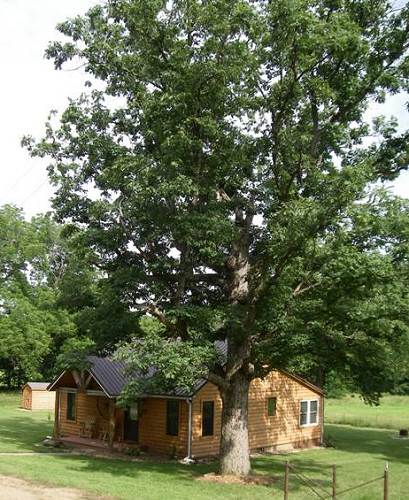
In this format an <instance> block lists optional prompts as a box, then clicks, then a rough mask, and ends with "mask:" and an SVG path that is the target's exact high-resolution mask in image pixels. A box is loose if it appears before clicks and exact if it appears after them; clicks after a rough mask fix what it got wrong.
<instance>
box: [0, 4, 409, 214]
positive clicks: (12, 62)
mask: <svg viewBox="0 0 409 500" xmlns="http://www.w3.org/2000/svg"><path fill="white" fill-rule="evenodd" d="M97 3H99V2H98V0H0V19H1V30H0V61H1V65H2V77H1V78H0V110H1V115H0V150H1V156H0V206H1V205H3V204H4V203H14V204H16V205H17V206H21V207H23V208H24V211H25V212H26V215H27V216H29V217H30V216H32V215H34V214H36V213H40V212H45V211H47V210H49V209H50V202H49V198H50V196H51V194H52V190H51V187H50V186H49V184H48V181H47V174H46V167H47V160H41V159H31V158H30V157H29V156H28V154H27V151H26V150H24V149H22V148H21V147H20V141H21V138H22V136H23V135H25V134H30V135H33V136H34V137H41V136H42V133H43V130H44V123H45V121H46V118H47V115H48V112H49V111H50V110H51V109H57V110H60V111H61V110H63V109H64V108H65V105H66V103H67V97H68V96H71V97H74V96H77V95H78V94H79V93H80V92H81V91H82V89H83V82H84V80H85V79H86V78H85V75H84V73H83V72H81V70H78V71H71V72H70V71H55V70H54V68H53V64H52V61H48V60H46V59H44V56H43V54H44V50H45V48H46V46H47V44H48V42H49V41H50V40H55V39H57V38H58V33H57V32H56V31H55V25H56V24H57V23H58V22H60V21H63V20H64V19H66V18H67V17H73V16H75V15H77V14H81V13H83V12H85V11H86V10H87V9H88V8H89V7H91V6H92V5H95V4H97ZM405 100H406V99H405V98H403V97H400V96H395V97H393V98H391V99H389V100H388V102H387V104H386V105H384V106H382V107H380V106H374V107H373V109H371V110H370V113H371V114H377V113H379V112H382V113H384V114H392V115H394V116H397V117H398V118H399V122H400V124H401V126H402V128H409V114H408V112H407V110H406V107H405ZM393 189H394V191H395V192H396V193H397V194H399V195H400V196H405V197H408V198H409V174H408V173H405V174H404V175H402V176H401V177H400V178H399V180H398V181H397V182H396V183H395V185H394V187H393Z"/></svg>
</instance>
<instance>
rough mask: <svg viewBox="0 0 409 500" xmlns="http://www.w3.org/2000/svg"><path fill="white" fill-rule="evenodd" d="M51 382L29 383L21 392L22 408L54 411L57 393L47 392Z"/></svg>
mask: <svg viewBox="0 0 409 500" xmlns="http://www.w3.org/2000/svg"><path fill="white" fill-rule="evenodd" d="M49 385H50V384H49V382H27V384H25V385H23V388H22V391H21V407H22V408H24V409H25V410H54V406H55V392H49V391H47V387H48V386H49Z"/></svg>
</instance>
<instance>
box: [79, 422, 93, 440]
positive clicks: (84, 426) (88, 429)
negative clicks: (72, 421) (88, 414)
mask: <svg viewBox="0 0 409 500" xmlns="http://www.w3.org/2000/svg"><path fill="white" fill-rule="evenodd" d="M95 423H96V419H95V418H89V419H87V420H84V421H83V422H81V423H80V437H85V438H92V437H93V435H94V430H95Z"/></svg>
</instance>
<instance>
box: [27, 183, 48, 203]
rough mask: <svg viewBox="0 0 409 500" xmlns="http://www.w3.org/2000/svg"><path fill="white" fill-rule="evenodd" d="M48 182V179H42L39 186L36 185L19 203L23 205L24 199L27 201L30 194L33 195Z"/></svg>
mask: <svg viewBox="0 0 409 500" xmlns="http://www.w3.org/2000/svg"><path fill="white" fill-rule="evenodd" d="M47 182H48V179H46V180H45V181H43V182H42V183H41V184H40V185H39V186H37V187H36V188H35V189H34V191H32V192H31V193H30V194H29V195H28V196H27V197H26V198H24V200H23V201H22V202H21V204H22V205H23V204H24V203H25V202H26V201H28V200H29V199H30V198H31V197H32V196H34V195H35V194H36V193H37V192H38V191H40V189H41V188H42V187H43V186H45V185H46V184H47Z"/></svg>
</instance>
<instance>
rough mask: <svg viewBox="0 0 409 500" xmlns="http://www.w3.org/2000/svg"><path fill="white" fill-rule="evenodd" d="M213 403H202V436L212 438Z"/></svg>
mask: <svg viewBox="0 0 409 500" xmlns="http://www.w3.org/2000/svg"><path fill="white" fill-rule="evenodd" d="M213 422H214V401H204V402H203V407H202V436H213V433H214V424H213Z"/></svg>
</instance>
